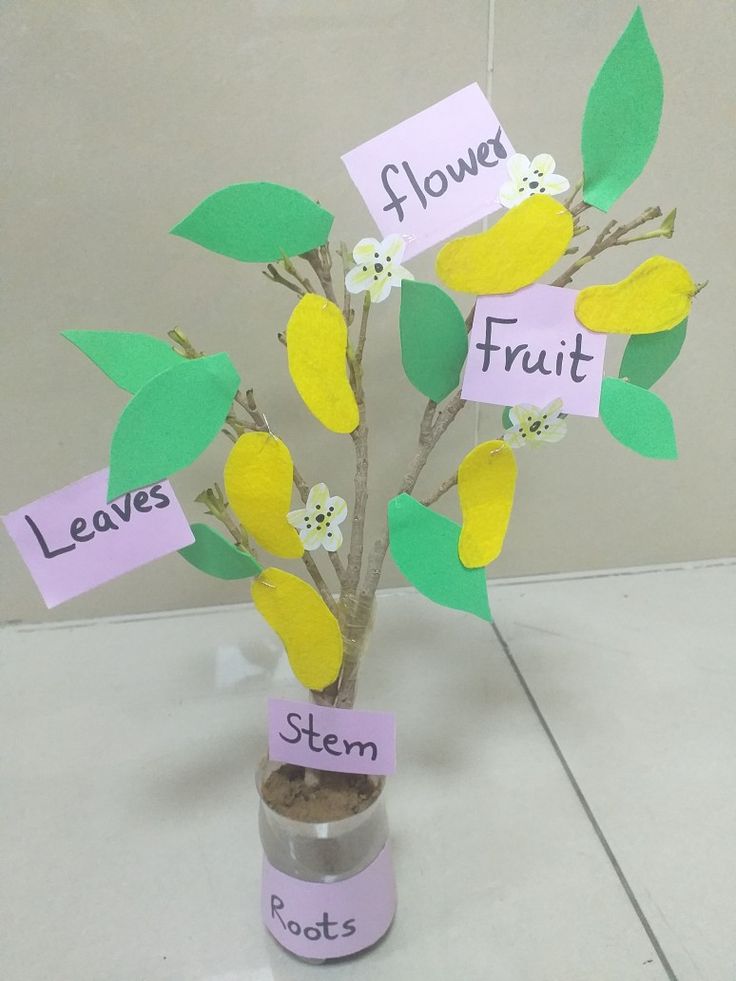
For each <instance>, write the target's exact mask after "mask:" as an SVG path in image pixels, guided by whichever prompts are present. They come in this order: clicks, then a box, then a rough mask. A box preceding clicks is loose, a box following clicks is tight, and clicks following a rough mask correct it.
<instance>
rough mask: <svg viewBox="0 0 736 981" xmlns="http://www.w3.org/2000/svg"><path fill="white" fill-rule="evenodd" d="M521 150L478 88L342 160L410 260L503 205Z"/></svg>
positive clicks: (374, 213) (408, 121) (372, 210)
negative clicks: (510, 161)
mask: <svg viewBox="0 0 736 981" xmlns="http://www.w3.org/2000/svg"><path fill="white" fill-rule="evenodd" d="M513 152H514V151H513V147H512V146H511V144H510V142H509V139H508V137H507V136H506V134H505V132H504V131H503V129H502V127H501V124H500V123H499V121H498V119H497V117H496V114H495V113H494V111H493V109H491V107H490V105H489V103H488V100H487V99H486V97H485V96H484V95H483V92H482V90H481V88H480V86H479V85H478V84H477V83H473V84H472V85H468V86H467V87H466V88H464V89H461V90H460V91H459V92H455V94H454V95H450V96H448V97H447V98H446V99H443V100H442V101H441V102H438V103H436V105H434V106H431V107H430V108H429V109H425V110H424V111H423V112H420V113H418V114H417V115H416V116H412V117H411V118H409V119H406V120H404V122H403V123H399V125H398V126H394V127H393V128H392V129H389V130H387V131H386V132H385V133H382V134H381V135H380V136H376V137H374V138H373V139H372V140H369V141H368V142H367V143H363V144H362V145H361V146H359V147H356V149H354V150H351V151H350V152H349V153H346V154H345V155H344V156H343V158H342V159H343V162H344V164H345V166H346V167H347V169H348V173H349V174H350V176H351V178H352V179H353V182H354V184H355V186H356V187H357V188H358V190H359V191H360V194H361V196H362V198H363V200H364V201H365V203H366V204H367V206H368V210H369V211H370V213H371V215H372V216H373V220H374V221H375V223H376V224H377V225H378V227H379V228H380V229H381V233H382V234H383V236H384V237H385V236H386V235H389V234H390V233H392V232H397V233H398V234H399V235H401V236H402V237H403V238H404V240H405V241H406V243H407V247H406V252H405V254H404V258H406V259H410V258H411V257H412V256H415V255H418V254H419V253H420V252H423V251H424V250H425V249H428V248H429V247H430V246H431V245H435V244H436V243H437V242H441V241H442V240H443V239H445V238H447V237H448V236H450V235H452V234H454V233H455V232H458V231H460V229H462V228H466V227H467V226H468V225H470V224H472V223H473V222H474V221H478V220H479V219H481V218H484V217H485V216H486V215H489V214H491V213H492V212H494V211H497V210H498V209H499V208H500V207H501V204H500V202H499V200H498V192H499V190H500V188H501V185H502V184H504V183H505V182H506V181H507V180H508V172H507V170H506V158H507V157H508V156H510V155H511V154H512V153H513Z"/></svg>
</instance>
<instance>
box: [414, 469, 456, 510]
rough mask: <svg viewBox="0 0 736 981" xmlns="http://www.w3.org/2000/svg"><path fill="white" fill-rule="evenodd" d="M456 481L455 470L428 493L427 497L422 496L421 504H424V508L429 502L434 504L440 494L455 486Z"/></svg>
mask: <svg viewBox="0 0 736 981" xmlns="http://www.w3.org/2000/svg"><path fill="white" fill-rule="evenodd" d="M456 483H457V470H456V471H455V473H454V474H452V475H451V476H450V477H447V478H446V479H445V480H443V481H442V483H441V484H440V485H439V487H437V488H435V490H433V491H432V493H431V494H429V495H428V496H427V497H423V498H422V504H423V505H424V506H425V508H428V507H429V506H430V504H434V503H435V502H436V501H439V499H440V498H441V497H442V495H443V494H446V493H447V492H448V491H449V490H450V489H451V488H452V487H454V486H455V484H456Z"/></svg>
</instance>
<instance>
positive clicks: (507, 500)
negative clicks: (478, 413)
mask: <svg viewBox="0 0 736 981" xmlns="http://www.w3.org/2000/svg"><path fill="white" fill-rule="evenodd" d="M515 486H516V458H515V457H514V453H513V450H512V449H511V448H510V446H509V445H508V444H507V443H505V442H504V441H503V440H502V439H492V440H489V441H488V442H487V443H481V444H480V446H476V447H475V449H472V450H471V451H470V453H468V455H467V456H466V457H465V459H464V460H463V461H462V463H461V464H460V466H459V467H458V471H457V493H458V498H459V499H460V510H461V512H462V516H463V523H462V530H461V531H460V539H459V542H458V555H459V557H460V561H461V562H462V564H463V565H464V566H466V568H468V569H477V568H478V567H479V566H482V565H488V563H489V562H493V560H494V559H497V558H498V556H499V555H500V554H501V549H502V547H503V540H504V538H505V537H506V527H507V525H508V523H509V518H510V517H511V508H512V506H513V503H514V487H515Z"/></svg>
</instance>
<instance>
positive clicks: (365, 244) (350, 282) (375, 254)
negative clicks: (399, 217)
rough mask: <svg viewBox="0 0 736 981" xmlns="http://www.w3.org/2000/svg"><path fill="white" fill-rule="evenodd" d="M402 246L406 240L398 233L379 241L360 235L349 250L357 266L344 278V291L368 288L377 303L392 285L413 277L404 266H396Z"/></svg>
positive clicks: (400, 258)
mask: <svg viewBox="0 0 736 981" xmlns="http://www.w3.org/2000/svg"><path fill="white" fill-rule="evenodd" d="M405 249H406V243H405V242H404V240H403V238H402V237H401V236H400V235H389V236H388V237H387V238H385V239H384V240H383V241H382V242H379V241H377V240H376V239H375V238H362V239H361V240H360V241H359V242H358V244H357V245H356V246H355V248H354V249H353V259H355V261H356V263H357V265H355V266H354V267H353V268H352V269H351V270H350V272H349V273H348V274H347V276H346V277H345V286H346V287H347V291H348V293H363V292H364V291H365V290H368V292H369V293H370V295H371V300H372V301H373V303H380V302H381V300H385V299H386V297H387V296H388V294H389V293H390V292H391V287H392V286H401V280H402V279H414V277H413V276H412V274H411V273H410V272H409V270H408V269H404V267H403V266H402V265H399V263H400V262H401V260H402V259H403V258H404V250H405Z"/></svg>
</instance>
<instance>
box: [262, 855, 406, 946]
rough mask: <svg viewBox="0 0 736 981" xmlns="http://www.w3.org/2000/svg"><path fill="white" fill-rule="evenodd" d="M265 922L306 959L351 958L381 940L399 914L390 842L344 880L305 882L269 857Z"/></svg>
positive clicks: (265, 866) (265, 872)
mask: <svg viewBox="0 0 736 981" xmlns="http://www.w3.org/2000/svg"><path fill="white" fill-rule="evenodd" d="M261 905H262V911H263V922H264V923H265V924H266V929H267V930H268V931H269V932H270V933H271V934H273V936H274V937H275V939H276V940H277V941H278V942H279V943H280V944H281V945H282V947H286V949H287V950H290V951H291V952H292V953H293V954H298V955H299V956H300V957H314V958H331V957H346V956H347V955H348V954H355V953H357V952H358V951H359V950H365V948H366V947H370V946H372V945H373V944H374V943H376V941H378V940H380V939H381V937H382V936H383V935H384V933H385V932H386V931H387V930H388V928H389V927H390V926H391V921H392V920H393V918H394V914H395V912H396V881H395V878H394V868H393V862H392V860H391V850H390V847H389V846H388V845H386V846H385V847H384V849H383V851H382V852H381V853H380V854H379V856H378V858H376V859H375V861H374V862H372V863H371V865H369V866H368V868H367V869H364V870H363V871H362V872H359V873H358V875H354V876H353V877H352V878H350V879H342V880H341V881H340V882H304V881H303V880H301V879H293V878H292V877H291V876H290V875H284V873H283V872H279V871H278V869H275V868H274V867H273V866H272V865H271V864H270V862H269V861H268V859H266V858H264V860H263V879H262V889H261Z"/></svg>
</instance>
